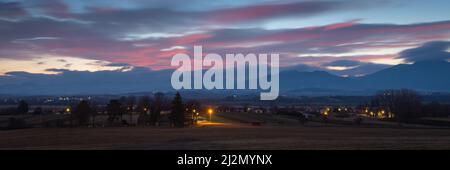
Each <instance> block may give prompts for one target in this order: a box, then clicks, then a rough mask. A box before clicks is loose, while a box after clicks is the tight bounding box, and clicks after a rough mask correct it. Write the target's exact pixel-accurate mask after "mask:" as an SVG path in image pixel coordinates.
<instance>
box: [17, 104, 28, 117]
mask: <svg viewBox="0 0 450 170" xmlns="http://www.w3.org/2000/svg"><path fill="white" fill-rule="evenodd" d="M28 109H29V108H28V103H27V102H25V101H24V100H21V101H20V102H19V105H18V106H17V109H16V113H17V114H20V115H24V114H27V113H28Z"/></svg>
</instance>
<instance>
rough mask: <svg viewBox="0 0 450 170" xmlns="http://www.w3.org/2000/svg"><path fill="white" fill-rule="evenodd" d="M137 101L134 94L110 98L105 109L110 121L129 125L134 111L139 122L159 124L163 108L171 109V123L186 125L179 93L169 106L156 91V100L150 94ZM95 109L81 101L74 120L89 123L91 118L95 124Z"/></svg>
mask: <svg viewBox="0 0 450 170" xmlns="http://www.w3.org/2000/svg"><path fill="white" fill-rule="evenodd" d="M135 103H136V99H135V97H134V96H130V97H122V98H120V99H118V100H110V102H109V103H108V104H107V106H106V108H105V111H106V113H107V114H108V119H107V121H108V123H109V124H111V125H113V124H117V123H121V124H125V125H129V123H130V122H132V121H133V113H138V115H139V117H138V120H137V123H138V124H141V125H157V124H158V122H159V121H160V117H161V111H162V110H163V109H167V110H171V114H170V117H169V119H170V123H171V125H173V126H175V127H184V124H185V105H184V104H183V102H182V98H181V95H180V94H179V93H177V94H176V95H175V98H174V99H173V101H172V103H171V105H170V106H168V104H167V102H166V100H165V98H164V94H163V93H156V94H155V95H154V100H151V99H150V98H149V97H148V96H143V97H142V98H141V99H140V100H139V102H138V103H137V105H136V104H135ZM97 112H98V111H97V109H95V108H94V107H93V106H92V105H91V104H90V103H89V102H88V101H81V102H80V103H79V104H78V105H77V106H76V107H75V108H74V110H73V112H72V113H73V114H72V121H74V122H75V123H76V125H87V124H89V123H90V122H89V120H92V124H95V117H96V116H97V115H96V114H97ZM124 115H129V118H128V121H126V119H124Z"/></svg>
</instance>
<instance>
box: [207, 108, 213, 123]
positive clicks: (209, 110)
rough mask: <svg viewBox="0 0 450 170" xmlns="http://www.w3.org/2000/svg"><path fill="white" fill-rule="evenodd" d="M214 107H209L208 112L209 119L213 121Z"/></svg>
mask: <svg viewBox="0 0 450 170" xmlns="http://www.w3.org/2000/svg"><path fill="white" fill-rule="evenodd" d="M213 112H214V111H213V109H208V114H209V121H210V122H211V116H212V114H213Z"/></svg>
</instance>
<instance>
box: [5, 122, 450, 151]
mask: <svg viewBox="0 0 450 170" xmlns="http://www.w3.org/2000/svg"><path fill="white" fill-rule="evenodd" d="M0 149H450V130H449V129H396V128H363V127H302V126H261V127H253V126H236V125H231V126H227V125H219V126H206V127H196V128H184V129H172V128H149V127H128V128H127V127H122V128H60V129H58V128H54V129H44V128H37V129H23V130H12V131H0Z"/></svg>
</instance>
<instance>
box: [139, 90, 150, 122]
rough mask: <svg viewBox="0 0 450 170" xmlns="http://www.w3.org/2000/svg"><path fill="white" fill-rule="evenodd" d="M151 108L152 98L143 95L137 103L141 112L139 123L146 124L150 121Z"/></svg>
mask: <svg viewBox="0 0 450 170" xmlns="http://www.w3.org/2000/svg"><path fill="white" fill-rule="evenodd" d="M149 110H150V98H149V97H148V96H142V97H141V98H140V99H139V103H138V105H137V112H138V113H139V118H138V124H140V125H146V124H147V123H148V122H149V115H148V112H149Z"/></svg>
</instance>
